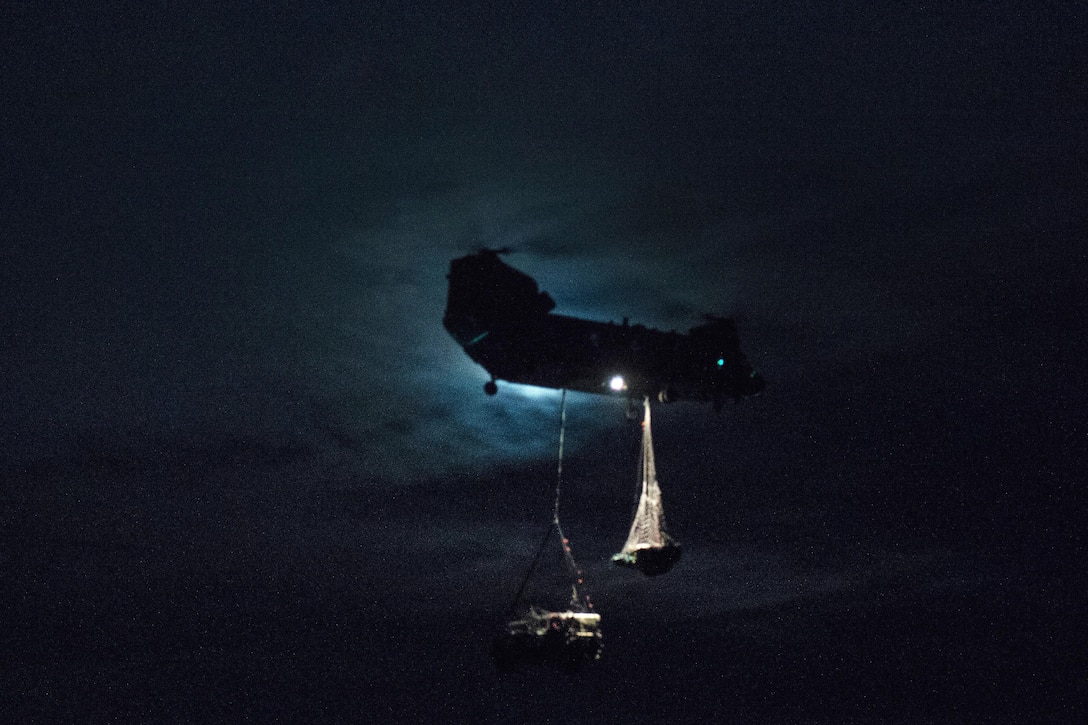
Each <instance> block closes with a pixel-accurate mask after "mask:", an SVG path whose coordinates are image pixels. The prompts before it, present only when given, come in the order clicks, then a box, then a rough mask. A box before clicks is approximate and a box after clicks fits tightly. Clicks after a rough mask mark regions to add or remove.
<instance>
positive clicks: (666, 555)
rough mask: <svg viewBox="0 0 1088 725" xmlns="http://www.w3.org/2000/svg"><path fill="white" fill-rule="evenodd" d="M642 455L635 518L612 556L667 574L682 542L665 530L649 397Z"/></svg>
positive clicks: (617, 561) (616, 560)
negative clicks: (620, 547)
mask: <svg viewBox="0 0 1088 725" xmlns="http://www.w3.org/2000/svg"><path fill="white" fill-rule="evenodd" d="M643 406H644V408H645V413H644V416H643V419H642V458H641V460H640V462H639V479H640V482H639V486H640V488H639V498H638V505H637V506H636V508H635V520H634V521H632V522H631V531H630V532H629V533H628V535H627V542H626V543H625V544H624V545H623V549H622V550H621V551H620V553H618V554H616V555H615V556H613V557H612V561H613V562H614V563H615V564H617V565H619V566H630V567H634V568H635V569H638V570H639V571H641V572H642V573H643V574H646V575H648V576H655V575H657V574H664V573H665V572H667V571H668V570H669V569H671V568H672V566H673V564H675V563H676V562H677V560H679V558H680V545H679V544H678V543H677V542H675V541H673V539H672V537H670V536H669V534H668V532H667V531H666V530H665V508H664V506H663V505H662V503H661V487H660V486H659V485H658V483H657V469H656V468H655V466H654V443H653V433H652V432H651V430H650V401H649V399H646V400H644V401H643Z"/></svg>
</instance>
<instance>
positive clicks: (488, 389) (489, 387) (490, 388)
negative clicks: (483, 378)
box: [484, 380, 499, 395]
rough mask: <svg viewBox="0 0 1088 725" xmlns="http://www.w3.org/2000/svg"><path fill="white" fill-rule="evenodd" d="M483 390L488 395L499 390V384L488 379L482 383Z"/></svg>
mask: <svg viewBox="0 0 1088 725" xmlns="http://www.w3.org/2000/svg"><path fill="white" fill-rule="evenodd" d="M484 392H485V393H487V394H488V395H494V394H495V393H497V392H499V386H498V385H496V384H495V381H494V380H488V381H487V382H486V383H484Z"/></svg>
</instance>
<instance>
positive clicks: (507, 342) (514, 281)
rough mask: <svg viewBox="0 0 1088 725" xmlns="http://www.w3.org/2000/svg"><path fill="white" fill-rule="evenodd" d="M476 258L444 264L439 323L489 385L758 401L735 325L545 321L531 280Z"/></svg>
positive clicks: (719, 321) (490, 390)
mask: <svg viewBox="0 0 1088 725" xmlns="http://www.w3.org/2000/svg"><path fill="white" fill-rule="evenodd" d="M508 251H509V250H506V249H500V250H492V249H484V250H481V251H479V252H477V253H476V254H470V255H468V256H466V257H461V258H459V259H455V260H453V261H452V262H451V263H450V273H449V282H450V284H449V297H448V299H447V302H446V314H445V316H444V317H443V320H442V323H443V325H444V326H445V328H446V330H447V331H448V332H449V333H450V335H451V336H453V339H454V340H456V341H457V342H458V344H460V345H461V347H463V348H464V350H465V352H466V353H467V354H468V356H469V357H470V358H472V359H473V360H474V361H475V362H477V363H479V364H480V365H482V366H483V367H484V369H485V370H487V372H488V373H489V374H490V375H491V380H489V381H487V383H485V384H484V392H485V393H487V394H488V395H494V394H495V393H497V392H498V385H497V384H496V381H497V380H505V381H508V382H512V383H522V384H525V385H535V386H539V387H545V388H556V389H568V390H578V391H581V392H584V393H599V394H603V395H615V396H621V395H622V396H626V397H627V399H628V401H629V403H630V401H641V400H642V399H643V398H644V397H647V396H648V397H651V398H655V399H657V400H659V401H660V402H663V403H671V402H673V401H678V400H690V401H704V402H710V403H713V405H714V408H715V410H717V409H720V408H721V406H722V403H723V402H724V401H725V400H727V399H729V398H733V399H735V400H739V399H740V398H742V397H745V396H750V395H756V394H758V393H760V392H761V391H762V390H763V386H764V381H763V377H762V376H761V375H760V374H759V373H757V372H756V371H755V370H753V369H752V367H751V366H750V365H749V364H748V361H747V359H746V358H745V357H744V354H743V353H742V352H741V350H740V340H739V338H738V336H737V328H736V325H735V324H734V322H733V320H731V319H725V318H720V317H711V318H709V320H708V321H707V322H706V323H705V324H703V325H700V326H698V327H694V328H692V329H691V330H689V331H688V332H687V333H686V334H681V333H677V332H662V331H660V330H654V329H650V328H647V327H645V326H643V325H631V324H628V322H627V320H626V318H625V319H624V321H623V324H616V323H613V322H594V321H591V320H582V319H578V318H576V317H568V316H566V315H557V314H553V313H552V310H553V309H554V308H555V301H554V300H552V298H551V296H550V295H548V293H547V292H541V291H540V290H539V288H538V287H537V283H536V281H535V280H533V278H532V277H530V276H529V275H527V274H525V273H524V272H520V271H518V270H516V269H514V268H513V267H511V266H509V265H508V264H506V263H505V262H503V261H502V260H501V259H499V255H500V254H503V253H506V252H508Z"/></svg>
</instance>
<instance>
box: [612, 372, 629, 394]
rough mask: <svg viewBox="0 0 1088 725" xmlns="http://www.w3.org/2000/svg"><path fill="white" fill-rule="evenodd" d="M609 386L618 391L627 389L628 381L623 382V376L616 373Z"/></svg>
mask: <svg viewBox="0 0 1088 725" xmlns="http://www.w3.org/2000/svg"><path fill="white" fill-rule="evenodd" d="M608 387H610V388H612V389H613V390H615V391H616V392H617V393H618V392H620V391H621V390H626V389H627V383H625V382H623V376H621V375H616V376H615V377H613V378H612V379H611V380H609V381H608Z"/></svg>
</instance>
